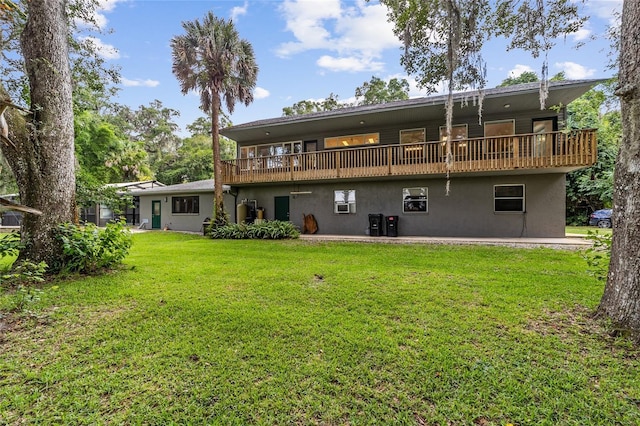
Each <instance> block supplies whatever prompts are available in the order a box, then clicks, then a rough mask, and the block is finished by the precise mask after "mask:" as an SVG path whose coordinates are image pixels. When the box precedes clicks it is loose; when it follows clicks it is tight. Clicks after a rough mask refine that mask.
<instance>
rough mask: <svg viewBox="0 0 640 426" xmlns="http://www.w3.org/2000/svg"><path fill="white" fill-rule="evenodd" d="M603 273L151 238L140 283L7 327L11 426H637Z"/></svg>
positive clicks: (509, 252) (506, 258) (388, 252)
mask: <svg viewBox="0 0 640 426" xmlns="http://www.w3.org/2000/svg"><path fill="white" fill-rule="evenodd" d="M585 269H586V267H585V263H584V261H583V259H582V258H581V257H580V255H579V254H578V253H576V252H571V251H561V250H558V251H554V250H550V249H513V248H503V247H479V246H443V245H434V246H429V245H396V244H389V245H385V244H364V243H310V242H305V241H278V242H273V241H213V240H208V239H204V238H202V237H200V236H197V235H183V234H176V233H163V232H155V233H142V234H136V235H135V236H134V246H133V249H132V253H131V255H130V256H129V257H128V258H127V260H126V270H123V271H119V272H115V273H112V274H109V275H106V276H101V277H87V278H82V279H68V280H66V281H63V282H56V283H53V284H49V285H47V286H44V287H43V288H44V293H43V294H42V298H41V300H40V302H37V303H34V304H29V305H28V306H27V308H28V310H31V311H33V313H32V314H30V315H27V314H24V316H23V319H22V320H21V321H20V322H17V323H16V322H15V321H14V319H12V317H9V316H5V317H4V319H3V320H2V319H0V330H2V331H0V336H1V337H0V424H5V423H7V424H106V423H109V424H122V423H127V424H169V423H174V424H225V425H226V424H238V425H240V424H265V425H270V424H284V425H289V424H416V425H440V424H443V425H446V424H453V425H474V424H477V425H506V424H509V423H511V424H514V425H539V424H549V425H556V424H575V425H586V424H589V425H597V424H602V425H609V424H622V425H633V424H639V423H640V368H639V367H640V352H639V351H638V350H637V349H633V348H631V347H630V346H629V345H628V343H627V342H626V341H625V340H623V339H613V338H610V337H608V336H607V334H606V332H605V330H604V329H603V328H602V327H601V324H599V323H597V322H594V321H593V320H591V319H590V317H589V315H590V312H591V311H592V310H593V308H594V307H595V306H596V305H597V303H598V301H599V297H600V295H601V294H602V286H603V285H602V283H599V282H596V281H595V279H593V278H592V277H590V276H589V275H588V274H587V273H586V271H585ZM15 297H16V296H15V295H14V296H9V295H4V296H2V297H0V310H2V309H3V308H4V310H5V311H6V309H8V307H9V306H11V304H12V303H15ZM3 327H4V330H3V329H2V328H3Z"/></svg>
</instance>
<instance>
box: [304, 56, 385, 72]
mask: <svg viewBox="0 0 640 426" xmlns="http://www.w3.org/2000/svg"><path fill="white" fill-rule="evenodd" d="M316 64H317V65H318V66H319V67H320V68H323V69H326V70H329V71H334V72H340V71H348V72H360V71H380V70H381V69H382V68H383V66H384V64H383V63H382V62H375V61H372V60H371V58H358V57H355V56H349V57H343V58H336V57H333V56H329V55H323V56H321V57H320V59H318V60H317V61H316Z"/></svg>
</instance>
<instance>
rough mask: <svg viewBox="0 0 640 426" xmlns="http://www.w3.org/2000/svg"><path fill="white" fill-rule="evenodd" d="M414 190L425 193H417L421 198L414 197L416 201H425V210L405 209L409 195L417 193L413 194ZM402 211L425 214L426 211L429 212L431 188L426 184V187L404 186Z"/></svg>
mask: <svg viewBox="0 0 640 426" xmlns="http://www.w3.org/2000/svg"><path fill="white" fill-rule="evenodd" d="M412 190H414V191H416V192H422V193H424V195H422V196H420V195H417V196H418V197H420V198H415V199H412V201H413V202H416V203H420V202H424V210H421V209H417V210H406V209H405V207H406V204H405V202H406V201H407V197H412V196H416V195H412V194H411V191H412ZM402 213H405V214H425V213H429V188H428V187H426V186H424V187H412V188H402Z"/></svg>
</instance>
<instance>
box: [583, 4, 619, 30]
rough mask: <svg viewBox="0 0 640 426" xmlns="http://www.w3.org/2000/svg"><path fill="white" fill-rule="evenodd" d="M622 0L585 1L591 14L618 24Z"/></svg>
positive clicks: (612, 23)
mask: <svg viewBox="0 0 640 426" xmlns="http://www.w3.org/2000/svg"><path fill="white" fill-rule="evenodd" d="M622 2H623V0H589V1H588V2H585V3H586V5H587V11H588V12H589V13H590V14H591V15H595V16H597V17H599V18H602V19H606V20H607V21H609V24H611V25H617V24H619V14H620V13H621V12H622Z"/></svg>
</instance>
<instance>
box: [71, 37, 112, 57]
mask: <svg viewBox="0 0 640 426" xmlns="http://www.w3.org/2000/svg"><path fill="white" fill-rule="evenodd" d="M80 40H82V41H86V42H87V43H89V44H91V45H92V46H93V48H94V49H95V50H96V52H97V53H98V55H100V56H101V57H103V58H104V59H119V58H120V52H118V49H116V48H115V47H113V46H112V45H110V44H106V43H104V42H103V41H102V40H100V39H99V38H96V37H81V38H80Z"/></svg>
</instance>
